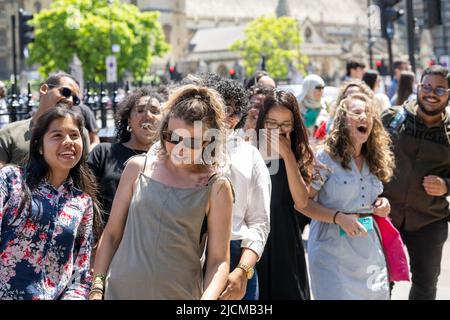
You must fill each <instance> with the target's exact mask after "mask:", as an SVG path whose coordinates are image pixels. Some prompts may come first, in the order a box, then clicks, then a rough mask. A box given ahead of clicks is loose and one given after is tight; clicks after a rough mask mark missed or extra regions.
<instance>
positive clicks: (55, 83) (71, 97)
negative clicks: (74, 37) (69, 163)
mask: <svg viewBox="0 0 450 320" xmlns="http://www.w3.org/2000/svg"><path fill="white" fill-rule="evenodd" d="M79 96H80V86H79V84H78V81H77V80H76V79H75V78H74V77H73V76H71V75H69V74H67V73H64V72H58V73H56V74H54V75H52V76H50V77H49V78H48V79H47V80H45V81H44V83H43V84H42V85H41V86H40V88H39V108H38V110H37V111H36V113H35V114H34V115H33V117H32V118H29V119H26V120H21V121H16V122H14V123H10V124H8V125H7V126H5V127H3V128H2V129H1V130H0V168H1V167H3V166H4V165H5V164H8V163H11V164H16V165H23V164H24V163H25V161H26V158H27V157H28V153H29V146H30V138H31V129H32V127H33V124H34V123H35V122H36V121H37V119H38V118H39V117H40V116H41V115H43V114H44V113H45V112H46V111H47V110H48V109H50V108H52V107H54V106H55V105H57V104H58V103H63V104H65V105H67V106H68V107H69V108H72V107H73V106H74V105H75V106H77V105H79V104H80V98H79ZM83 135H84V138H85V139H87V140H86V141H87V142H89V136H88V135H87V131H86V130H84V131H83Z"/></svg>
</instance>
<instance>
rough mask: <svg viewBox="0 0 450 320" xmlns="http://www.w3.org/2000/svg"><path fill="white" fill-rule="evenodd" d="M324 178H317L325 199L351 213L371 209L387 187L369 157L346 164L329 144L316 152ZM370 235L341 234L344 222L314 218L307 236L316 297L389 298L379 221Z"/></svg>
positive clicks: (319, 199)
mask: <svg viewBox="0 0 450 320" xmlns="http://www.w3.org/2000/svg"><path fill="white" fill-rule="evenodd" d="M316 159H317V160H318V162H319V164H321V165H323V166H324V167H323V168H320V174H321V177H322V180H321V181H313V183H312V187H313V188H314V189H315V190H317V191H318V195H317V199H316V201H317V202H318V203H320V204H321V205H323V206H325V207H327V208H330V209H333V210H339V211H343V212H347V213H372V212H373V208H372V205H373V203H374V202H375V200H376V199H377V197H378V196H379V195H380V194H381V193H382V191H383V185H382V183H381V181H380V180H379V179H378V178H377V177H376V176H374V175H373V174H372V173H371V172H370V170H369V167H368V165H367V164H366V163H364V166H363V169H362V171H359V170H358V168H357V166H356V163H355V162H354V161H353V160H352V162H351V170H346V169H344V168H343V167H342V166H341V164H340V163H339V162H337V161H335V160H333V159H332V158H331V157H330V156H329V155H328V153H326V152H325V151H324V150H321V151H319V152H318V153H317V154H316ZM373 223H374V227H375V228H374V230H372V231H369V232H368V233H369V235H368V236H367V237H356V238H350V237H348V236H344V237H343V236H340V235H339V226H337V225H334V224H329V223H324V222H319V221H316V220H312V222H311V229H310V234H309V240H308V260H309V268H310V277H311V289H312V293H313V296H314V299H317V300H386V299H389V282H388V274H387V267H386V260H385V257H384V253H383V249H382V247H381V243H380V239H379V237H378V234H377V231H375V230H376V228H377V226H376V223H375V221H374V222H373Z"/></svg>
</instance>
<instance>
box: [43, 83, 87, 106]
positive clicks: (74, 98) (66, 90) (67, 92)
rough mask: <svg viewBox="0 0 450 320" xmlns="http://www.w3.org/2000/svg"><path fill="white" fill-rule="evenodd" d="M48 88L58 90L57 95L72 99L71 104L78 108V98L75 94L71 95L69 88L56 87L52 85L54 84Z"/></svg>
mask: <svg viewBox="0 0 450 320" xmlns="http://www.w3.org/2000/svg"><path fill="white" fill-rule="evenodd" d="M48 86H49V87H50V88H58V90H59V93H60V94H61V95H62V96H64V97H66V98H70V97H72V102H73V105H74V106H78V105H79V104H80V98H78V96H77V95H76V94H73V92H72V90H70V89H69V88H67V87H58V86H57V85H54V84H49V85H48Z"/></svg>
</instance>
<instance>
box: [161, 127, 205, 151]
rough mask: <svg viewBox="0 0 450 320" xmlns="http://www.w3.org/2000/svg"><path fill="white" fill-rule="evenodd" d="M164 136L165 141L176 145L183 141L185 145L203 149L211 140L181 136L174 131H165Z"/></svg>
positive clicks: (189, 147)
mask: <svg viewBox="0 0 450 320" xmlns="http://www.w3.org/2000/svg"><path fill="white" fill-rule="evenodd" d="M162 138H163V140H164V141H166V142H168V143H171V144H176V145H177V144H179V143H180V142H183V144H184V146H185V147H186V148H188V149H201V148H203V147H204V146H205V145H207V144H209V143H210V142H209V141H203V140H201V139H195V138H185V137H180V136H179V135H178V134H176V133H175V132H173V131H164V132H163V133H162Z"/></svg>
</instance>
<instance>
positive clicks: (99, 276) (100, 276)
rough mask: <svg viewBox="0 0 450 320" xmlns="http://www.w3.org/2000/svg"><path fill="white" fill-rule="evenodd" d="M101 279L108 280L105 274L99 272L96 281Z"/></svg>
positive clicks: (95, 277)
mask: <svg viewBox="0 0 450 320" xmlns="http://www.w3.org/2000/svg"><path fill="white" fill-rule="evenodd" d="M97 279H100V280H101V281H103V282H104V281H105V280H106V276H105V275H104V274H101V273H98V274H96V275H94V281H95V280H97Z"/></svg>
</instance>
